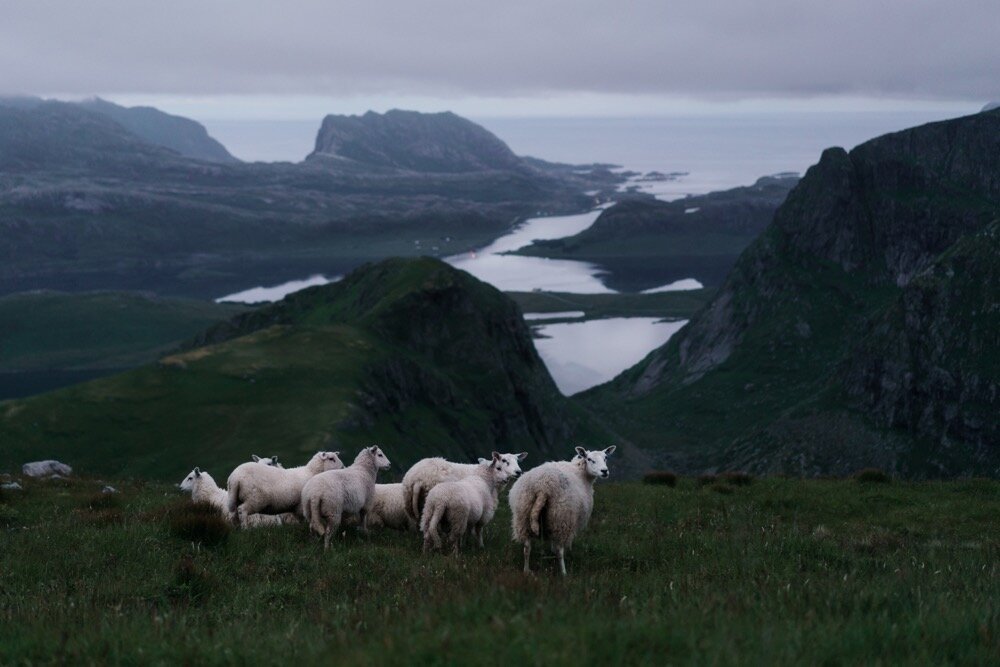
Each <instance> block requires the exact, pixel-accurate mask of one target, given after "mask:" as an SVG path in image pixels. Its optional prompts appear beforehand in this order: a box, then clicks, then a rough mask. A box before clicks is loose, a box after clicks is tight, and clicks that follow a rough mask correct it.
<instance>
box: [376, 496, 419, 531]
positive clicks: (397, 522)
mask: <svg viewBox="0 0 1000 667" xmlns="http://www.w3.org/2000/svg"><path fill="white" fill-rule="evenodd" d="M367 517H368V527H369V528H383V527H384V528H392V529H393V530H403V531H411V530H416V529H417V522H416V521H414V520H413V519H411V518H410V516H409V514H407V513H406V500H405V498H404V497H403V485H402V484H376V485H375V500H374V501H373V502H372V507H371V510H370V511H369V512H368V514H367Z"/></svg>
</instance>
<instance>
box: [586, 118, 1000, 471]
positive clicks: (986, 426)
mask: <svg viewBox="0 0 1000 667" xmlns="http://www.w3.org/2000/svg"><path fill="white" fill-rule="evenodd" d="M998 219H1000V113H981V114H977V115H975V116H970V117H967V118H961V119H956V120H953V121H946V122H942V123H934V124H930V125H926V126H922V127H918V128H913V129H911V130H906V131H903V132H898V133H894V134H890V135H886V136H884V137H880V138H878V139H874V140H872V141H870V142H867V143H865V144H862V145H861V146H859V147H857V148H856V149H854V150H853V151H851V153H849V154H848V153H847V152H845V151H843V150H842V149H830V150H828V151H826V152H825V153H824V154H823V157H822V159H821V160H820V162H819V164H817V165H816V166H814V167H813V168H811V169H810V170H809V172H808V173H807V174H806V176H805V178H803V180H802V182H801V183H800V184H799V185H798V186H797V187H796V188H795V189H794V190H793V191H792V193H791V194H790V195H789V197H788V199H787V201H786V202H785V204H783V205H782V206H781V208H780V209H779V210H778V211H777V213H776V214H775V219H774V222H773V223H772V225H771V226H770V227H769V228H768V230H767V231H766V232H765V233H764V234H763V235H762V236H761V238H759V239H758V240H757V241H756V242H755V243H754V244H753V245H752V246H751V247H750V248H749V249H748V250H747V251H746V252H744V253H743V255H742V256H741V257H740V259H739V261H738V262H737V264H736V266H735V267H734V269H733V272H732V273H731V275H730V276H729V278H728V279H727V280H726V283H725V284H724V285H723V286H722V287H721V288H720V290H719V292H718V294H717V295H716V296H715V298H714V299H713V300H712V301H711V302H710V303H709V304H708V305H707V306H706V307H705V308H704V309H703V310H702V311H701V312H700V313H699V314H698V315H696V316H695V317H694V318H692V320H691V323H690V324H689V325H688V326H687V327H685V328H684V329H683V330H682V331H681V332H679V333H678V335H676V336H675V337H674V338H673V339H671V340H670V342H669V343H668V344H667V345H665V346H664V347H662V348H660V349H659V350H656V351H654V352H653V353H652V354H650V355H649V357H647V358H646V359H645V360H644V361H643V362H642V363H641V364H640V365H638V366H637V367H635V368H633V369H630V370H629V371H627V372H626V373H624V374H623V375H622V376H620V377H619V378H617V379H616V380H615V381H614V382H612V383H610V384H609V385H606V386H604V387H601V388H597V389H595V390H594V391H592V392H591V393H590V394H589V395H588V396H586V397H585V400H586V401H587V403H588V404H590V405H591V406H593V407H594V408H595V409H597V410H599V411H601V412H604V413H606V414H608V415H609V418H610V419H612V420H614V423H616V424H619V425H620V427H621V428H622V430H624V431H625V432H626V433H627V434H628V435H630V436H632V437H633V438H635V439H636V440H637V441H639V442H640V443H641V444H643V445H646V446H647V447H648V448H650V449H652V450H656V451H658V452H659V453H660V456H661V457H662V458H663V459H664V460H665V461H669V462H672V463H674V464H676V465H678V466H680V467H688V468H703V467H728V466H740V467H747V468H751V469H754V470H760V471H785V472H792V473H804V474H831V473H845V472H850V471H852V470H853V469H856V468H858V467H861V466H864V465H879V466H882V467H886V468H891V469H895V470H898V471H900V472H902V473H906V474H911V475H930V474H965V473H976V474H1000V464H998V462H1000V441H998V438H997V437H996V417H995V415H996V414H998V408H1000V404H998V396H1000V392H998V391H997V386H998V382H1000V376H998V373H997V368H996V363H995V361H994V360H993V357H992V356H991V355H992V353H991V352H989V351H990V350H996V349H997V348H998V347H1000V338H998V336H1000V333H998V331H1000V330H998V329H997V327H995V326H993V325H992V324H991V323H995V318H996V309H997V308H998V305H997V301H998V298H1000V285H998V283H997V273H996V261H997V259H996V258H997V254H996V251H995V243H994V242H993V241H992V239H993V234H994V232H993V230H994V229H995V224H996V223H995V221H996V220H998ZM991 225H992V226H991ZM977 235H979V236H977ZM983 235H985V236H983ZM973 249H974V250H975V251H974V252H973ZM956 262H959V264H956ZM958 266H961V271H959V270H957V267H958ZM977 290H978V291H977ZM935 378H949V379H948V380H942V382H943V383H944V384H939V383H938V380H937V379H935ZM893 383H896V387H895V388H893V386H892V385H893Z"/></svg>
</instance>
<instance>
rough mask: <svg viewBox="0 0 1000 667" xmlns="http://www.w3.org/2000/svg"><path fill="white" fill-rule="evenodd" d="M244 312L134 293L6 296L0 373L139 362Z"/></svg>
mask: <svg viewBox="0 0 1000 667" xmlns="http://www.w3.org/2000/svg"><path fill="white" fill-rule="evenodd" d="M244 310H246V308H244V307H242V306H238V305H232V304H216V303H212V302H206V301H194V300H187V299H164V298H158V297H156V296H153V295H150V294H143V293H129V292H92V293H84V294H68V293H61V292H27V293H21V294H12V295H8V296H3V297H0V371H30V370H53V369H66V370H84V369H97V368H127V367H130V366H137V365H139V364H142V363H148V362H150V361H153V360H154V359H156V358H157V356H159V355H160V354H161V353H163V352H165V351H167V350H170V349H172V348H173V347H176V346H177V345H179V344H180V343H181V342H182V341H184V340H187V339H189V338H191V337H192V336H194V335H195V334H196V333H198V332H200V331H202V330H204V329H206V328H208V327H209V326H211V325H213V324H215V323H217V322H220V321H222V320H225V319H229V318H230V317H233V316H234V315H237V314H239V313H241V312H243V311H244Z"/></svg>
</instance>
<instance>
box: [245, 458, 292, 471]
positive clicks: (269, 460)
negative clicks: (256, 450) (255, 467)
mask: <svg viewBox="0 0 1000 667" xmlns="http://www.w3.org/2000/svg"><path fill="white" fill-rule="evenodd" d="M250 458H252V459H253V462H254V463H263V464H265V465H269V466H274V467H275V468H281V469H282V470H284V468H285V466H283V465H281V464H280V463H278V457H277V456H276V455H275V456H264V457H260V456H257V455H256V454H251V455H250Z"/></svg>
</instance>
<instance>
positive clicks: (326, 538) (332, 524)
mask: <svg viewBox="0 0 1000 667" xmlns="http://www.w3.org/2000/svg"><path fill="white" fill-rule="evenodd" d="M339 529H340V515H330V516H328V517H327V518H326V534H325V535H323V551H326V550H327V549H329V548H330V540H331V539H332V538H333V534H334V533H336V532H337V531H338V530H339Z"/></svg>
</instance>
